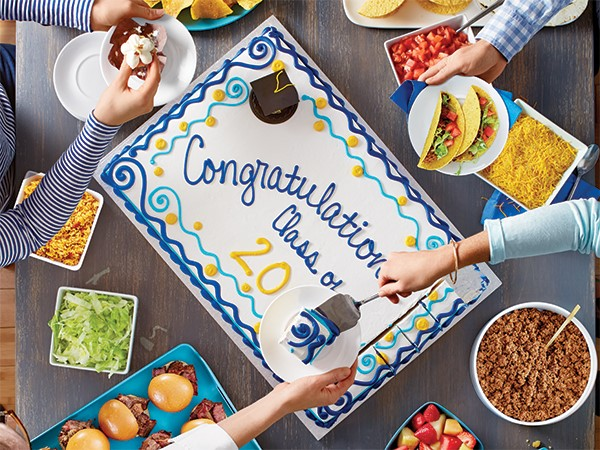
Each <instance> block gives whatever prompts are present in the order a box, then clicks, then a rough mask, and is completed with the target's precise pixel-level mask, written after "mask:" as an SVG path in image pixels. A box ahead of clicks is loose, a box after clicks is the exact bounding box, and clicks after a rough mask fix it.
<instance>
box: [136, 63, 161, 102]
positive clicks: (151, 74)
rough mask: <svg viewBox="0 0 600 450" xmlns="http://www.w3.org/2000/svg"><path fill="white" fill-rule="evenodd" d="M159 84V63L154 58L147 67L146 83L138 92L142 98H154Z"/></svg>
mask: <svg viewBox="0 0 600 450" xmlns="http://www.w3.org/2000/svg"><path fill="white" fill-rule="evenodd" d="M159 83H160V63H159V62H158V57H156V56H154V60H153V61H152V63H151V64H150V66H148V74H147V75H146V81H144V84H143V85H142V87H141V88H140V89H139V92H140V93H141V94H142V95H144V96H151V97H152V98H154V95H155V94H156V91H157V90H158V85H159Z"/></svg>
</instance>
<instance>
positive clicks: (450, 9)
mask: <svg viewBox="0 0 600 450" xmlns="http://www.w3.org/2000/svg"><path fill="white" fill-rule="evenodd" d="M417 2H419V5H421V7H422V8H423V9H426V10H427V11H431V12H432V13H435V14H442V15H445V16H451V15H453V14H456V13H459V12H461V11H462V10H463V9H465V8H466V7H467V6H469V3H471V0H466V1H464V2H462V3H456V4H453V5H439V4H437V3H433V2H431V1H429V0H417Z"/></svg>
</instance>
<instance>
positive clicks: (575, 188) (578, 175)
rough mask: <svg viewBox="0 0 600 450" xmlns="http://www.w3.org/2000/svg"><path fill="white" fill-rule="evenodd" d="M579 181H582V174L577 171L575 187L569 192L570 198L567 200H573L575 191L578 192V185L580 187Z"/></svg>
mask: <svg viewBox="0 0 600 450" xmlns="http://www.w3.org/2000/svg"><path fill="white" fill-rule="evenodd" d="M579 180H581V174H580V173H579V171H577V178H575V183H573V187H572V188H571V192H569V196H568V197H567V200H571V199H572V198H573V195H574V194H575V191H576V190H577V185H579Z"/></svg>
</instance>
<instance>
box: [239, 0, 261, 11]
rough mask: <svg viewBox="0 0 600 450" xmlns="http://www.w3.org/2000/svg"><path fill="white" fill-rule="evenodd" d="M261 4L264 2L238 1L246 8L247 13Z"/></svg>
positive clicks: (259, 0)
mask: <svg viewBox="0 0 600 450" xmlns="http://www.w3.org/2000/svg"><path fill="white" fill-rule="evenodd" d="M260 2H262V0H237V4H238V5H240V6H241V7H242V8H244V9H245V10H246V11H248V10H250V9H252V8H254V7H255V6H256V5H258V4H259V3H260Z"/></svg>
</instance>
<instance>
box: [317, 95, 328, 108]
mask: <svg viewBox="0 0 600 450" xmlns="http://www.w3.org/2000/svg"><path fill="white" fill-rule="evenodd" d="M315 104H316V105H317V108H319V109H323V108H325V107H326V106H327V100H325V99H324V98H323V97H319V98H318V99H316V100H315Z"/></svg>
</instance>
